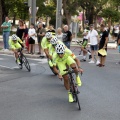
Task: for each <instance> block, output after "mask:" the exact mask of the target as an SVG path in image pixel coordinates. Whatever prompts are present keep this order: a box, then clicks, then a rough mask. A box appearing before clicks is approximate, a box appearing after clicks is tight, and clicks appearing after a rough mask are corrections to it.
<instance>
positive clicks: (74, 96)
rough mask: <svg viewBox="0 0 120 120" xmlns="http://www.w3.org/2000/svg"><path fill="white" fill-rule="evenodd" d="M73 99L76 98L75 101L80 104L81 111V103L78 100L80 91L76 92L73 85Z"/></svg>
mask: <svg viewBox="0 0 120 120" xmlns="http://www.w3.org/2000/svg"><path fill="white" fill-rule="evenodd" d="M73 98H74V101H75V102H76V103H77V104H78V109H79V110H81V107H80V101H79V98H78V91H77V90H76V87H75V85H73Z"/></svg>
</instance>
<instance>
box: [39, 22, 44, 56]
mask: <svg viewBox="0 0 120 120" xmlns="http://www.w3.org/2000/svg"><path fill="white" fill-rule="evenodd" d="M45 33H46V30H45V28H43V24H42V23H39V24H38V30H37V39H38V48H39V52H38V54H41V51H42V48H41V41H42V38H43V37H44V36H45Z"/></svg>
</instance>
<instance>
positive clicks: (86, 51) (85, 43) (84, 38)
mask: <svg viewBox="0 0 120 120" xmlns="http://www.w3.org/2000/svg"><path fill="white" fill-rule="evenodd" d="M87 45H88V30H87V29H85V30H84V32H83V42H82V47H81V51H83V59H82V60H80V61H81V62H85V61H86V56H87V54H88V55H89V59H90V58H91V53H90V51H88V50H87V49H86V47H87Z"/></svg>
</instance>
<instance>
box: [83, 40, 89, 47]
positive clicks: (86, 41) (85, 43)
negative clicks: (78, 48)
mask: <svg viewBox="0 0 120 120" xmlns="http://www.w3.org/2000/svg"><path fill="white" fill-rule="evenodd" d="M87 44H88V40H87V39H83V42H82V47H84V48H85V47H86V46H87Z"/></svg>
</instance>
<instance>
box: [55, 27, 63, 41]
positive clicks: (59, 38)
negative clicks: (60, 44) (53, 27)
mask: <svg viewBox="0 0 120 120" xmlns="http://www.w3.org/2000/svg"><path fill="white" fill-rule="evenodd" d="M56 37H57V39H58V40H60V41H62V38H63V33H62V29H61V28H60V27H59V28H58V29H57V34H56Z"/></svg>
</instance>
